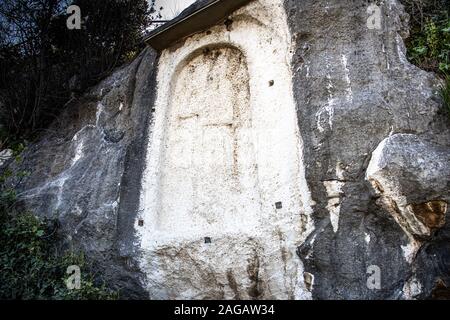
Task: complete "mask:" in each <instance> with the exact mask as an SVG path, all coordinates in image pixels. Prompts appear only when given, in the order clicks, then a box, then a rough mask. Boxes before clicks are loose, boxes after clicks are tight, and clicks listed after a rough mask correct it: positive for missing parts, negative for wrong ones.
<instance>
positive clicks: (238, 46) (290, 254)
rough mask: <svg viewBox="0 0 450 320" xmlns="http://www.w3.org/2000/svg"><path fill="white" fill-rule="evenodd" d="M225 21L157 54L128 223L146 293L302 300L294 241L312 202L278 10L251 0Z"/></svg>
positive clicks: (306, 229)
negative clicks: (135, 210) (133, 211)
mask: <svg viewBox="0 0 450 320" xmlns="http://www.w3.org/2000/svg"><path fill="white" fill-rule="evenodd" d="M230 19H232V20H233V29H232V31H227V30H226V28H224V27H223V26H222V25H218V26H215V27H213V28H211V29H210V30H209V31H210V32H209V33H206V34H205V33H201V34H197V35H194V36H192V37H190V38H187V39H186V42H185V43H184V45H183V46H181V47H179V48H176V49H168V50H164V51H163V52H162V53H161V57H160V60H159V71H158V76H157V80H158V89H157V90H158V91H157V92H158V94H157V100H156V104H155V110H156V111H155V113H154V122H153V123H152V125H151V129H150V138H149V144H148V152H147V156H148V158H147V163H146V169H145V172H144V177H143V186H142V187H143V190H142V193H141V205H140V207H141V210H140V212H141V213H140V215H139V216H138V217H137V219H136V222H135V228H136V230H137V234H138V236H139V239H140V246H141V248H142V260H141V267H142V270H144V272H145V274H146V287H147V289H148V291H149V293H150V296H151V298H155V299H164V298H174V299H179V298H181V299H183V298H184V299H193V298H216V299H217V298H225V299H226V298H234V297H236V296H239V297H241V298H243V299H253V298H259V299H265V298H277V299H310V298H311V293H310V292H309V291H308V290H307V289H306V285H305V283H304V278H303V265H302V263H301V261H300V259H298V258H297V257H296V249H297V247H298V245H300V244H301V243H302V242H303V241H304V240H305V239H306V237H307V236H308V235H309V233H310V232H311V231H312V229H313V222H312V219H311V218H310V214H311V212H312V208H311V206H312V205H313V202H312V200H311V195H310V192H309V188H308V186H307V182H306V179H305V167H304V164H303V155H302V153H303V146H302V139H301V136H300V133H299V129H298V123H297V114H296V110H295V102H294V98H293V93H292V74H291V66H290V61H291V58H292V52H290V50H289V49H290V46H291V43H290V39H291V36H290V34H289V29H288V27H287V24H286V16H285V12H284V9H283V7H282V5H281V2H279V1H276V2H274V1H269V0H262V1H255V2H252V3H250V4H249V5H247V6H245V7H243V8H241V9H239V10H238V11H236V12H235V13H233V14H232V15H231V17H230ZM270 80H274V85H273V86H272V87H269V86H267V83H268V81H270ZM204 90H205V91H204ZM217 110H220V112H217ZM293 150H295V151H294V152H293ZM180 188H181V189H180ZM275 202H282V204H283V206H282V209H279V210H276V209H275V208H274V203H275ZM139 220H142V221H144V224H143V225H142V226H139V224H138V223H137V222H138V221H139ZM205 237H209V238H210V239H211V243H208V244H206V243H204V241H203V239H204V238H205ZM280 266H281V267H280ZM181 274H185V275H189V276H188V277H182V276H180V275H181Z"/></svg>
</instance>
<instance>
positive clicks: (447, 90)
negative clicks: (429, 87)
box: [440, 75, 450, 117]
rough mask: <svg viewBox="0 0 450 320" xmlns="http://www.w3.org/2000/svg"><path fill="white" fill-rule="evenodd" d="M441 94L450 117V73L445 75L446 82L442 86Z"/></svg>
mask: <svg viewBox="0 0 450 320" xmlns="http://www.w3.org/2000/svg"><path fill="white" fill-rule="evenodd" d="M440 95H441V98H442V101H443V103H444V108H445V109H446V111H447V113H448V116H449V117H450V75H447V76H446V77H445V83H444V85H443V86H442V88H441V91H440Z"/></svg>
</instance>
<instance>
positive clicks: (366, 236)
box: [364, 232, 370, 244]
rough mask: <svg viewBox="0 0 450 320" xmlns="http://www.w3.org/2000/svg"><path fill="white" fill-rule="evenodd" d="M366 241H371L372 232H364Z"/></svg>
mask: <svg viewBox="0 0 450 320" xmlns="http://www.w3.org/2000/svg"><path fill="white" fill-rule="evenodd" d="M364 241H365V242H366V243H367V244H369V243H370V234H368V233H367V232H365V233H364Z"/></svg>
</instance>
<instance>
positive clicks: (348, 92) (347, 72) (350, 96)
mask: <svg viewBox="0 0 450 320" xmlns="http://www.w3.org/2000/svg"><path fill="white" fill-rule="evenodd" d="M341 61H342V66H343V67H344V74H345V82H346V84H347V88H346V89H345V91H346V97H347V102H353V91H352V83H351V81H350V70H349V68H348V61H347V56H346V55H345V54H343V55H342V56H341Z"/></svg>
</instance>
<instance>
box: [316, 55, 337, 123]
mask: <svg viewBox="0 0 450 320" xmlns="http://www.w3.org/2000/svg"><path fill="white" fill-rule="evenodd" d="M326 61H327V62H326V65H325V69H326V70H327V74H326V80H327V87H326V88H327V94H328V98H327V103H326V105H325V106H324V107H322V108H320V109H319V111H317V113H316V118H317V128H318V129H319V131H320V132H324V131H325V128H324V127H323V126H322V117H323V114H324V113H325V112H326V114H327V116H328V126H329V128H330V130H331V129H333V117H334V106H335V104H336V100H335V98H334V95H333V89H334V85H333V81H332V79H331V73H330V72H331V65H330V62H329V61H328V57H327V58H326Z"/></svg>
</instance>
